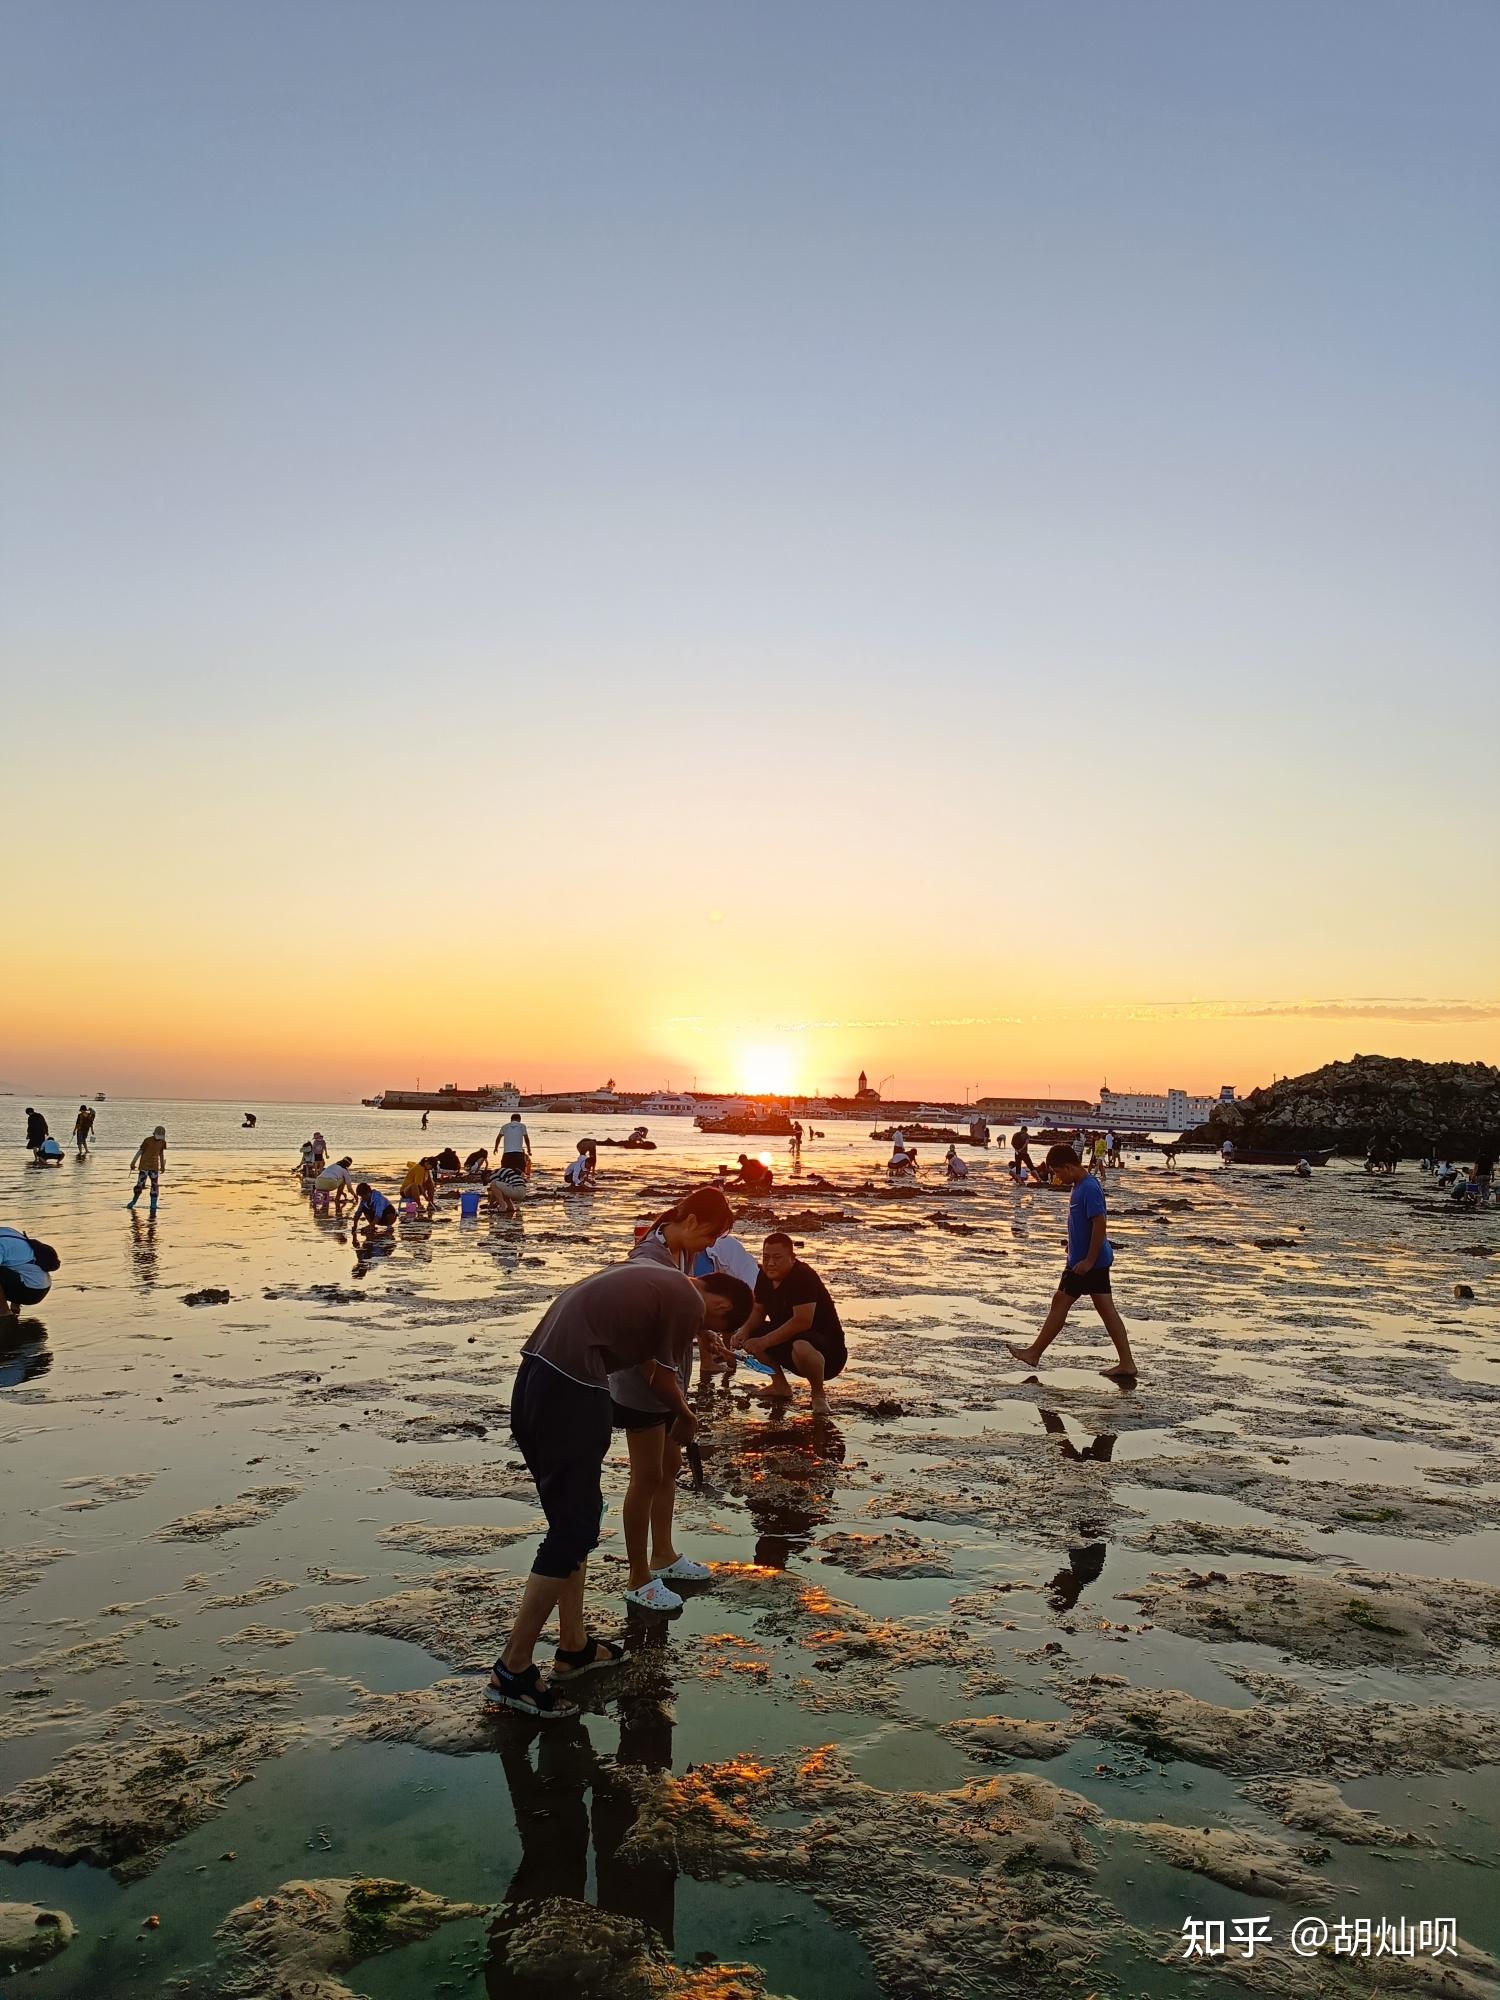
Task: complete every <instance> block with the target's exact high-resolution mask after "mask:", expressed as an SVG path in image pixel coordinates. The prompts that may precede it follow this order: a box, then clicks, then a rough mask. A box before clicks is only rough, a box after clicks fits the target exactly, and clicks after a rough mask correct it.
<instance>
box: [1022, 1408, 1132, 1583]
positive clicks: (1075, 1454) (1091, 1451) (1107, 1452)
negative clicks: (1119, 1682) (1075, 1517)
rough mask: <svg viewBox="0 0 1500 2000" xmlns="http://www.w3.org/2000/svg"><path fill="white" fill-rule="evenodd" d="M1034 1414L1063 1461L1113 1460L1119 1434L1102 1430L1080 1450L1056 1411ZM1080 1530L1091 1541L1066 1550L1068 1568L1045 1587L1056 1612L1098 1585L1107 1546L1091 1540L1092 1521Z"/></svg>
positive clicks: (1101, 1463)
mask: <svg viewBox="0 0 1500 2000" xmlns="http://www.w3.org/2000/svg"><path fill="white" fill-rule="evenodd" d="M1037 1415H1038V1416H1039V1417H1040V1418H1041V1420H1042V1428H1043V1429H1044V1430H1045V1431H1046V1432H1047V1434H1048V1436H1049V1437H1053V1438H1055V1439H1056V1440H1057V1444H1058V1449H1059V1450H1060V1451H1061V1453H1062V1455H1063V1457H1064V1458H1067V1459H1071V1460H1072V1461H1073V1462H1074V1463H1075V1464H1080V1465H1081V1464H1082V1463H1084V1461H1086V1460H1089V1459H1092V1460H1093V1461H1094V1462H1095V1463H1096V1464H1098V1465H1108V1464H1110V1463H1111V1461H1112V1460H1113V1458H1114V1453H1115V1444H1116V1441H1117V1439H1118V1436H1119V1433H1118V1432H1116V1431H1101V1432H1100V1433H1099V1435H1098V1436H1097V1437H1096V1438H1094V1440H1093V1441H1092V1443H1090V1444H1086V1445H1085V1446H1084V1447H1083V1449H1082V1450H1081V1451H1080V1450H1079V1448H1078V1446H1077V1445H1076V1444H1074V1442H1073V1440H1072V1439H1071V1438H1070V1437H1069V1436H1068V1431H1067V1426H1066V1425H1065V1424H1064V1422H1063V1420H1062V1418H1061V1417H1060V1416H1059V1415H1058V1414H1057V1412H1056V1410H1038V1411H1037ZM1079 1527H1080V1528H1081V1529H1082V1530H1083V1532H1084V1534H1085V1535H1088V1536H1090V1539H1089V1540H1088V1541H1086V1542H1083V1543H1080V1545H1079V1546H1078V1547H1077V1548H1072V1549H1069V1550H1068V1565H1067V1568H1066V1569H1060V1570H1059V1571H1058V1572H1057V1575H1056V1576H1055V1577H1053V1579H1052V1582H1051V1584H1050V1585H1049V1586H1048V1591H1047V1596H1048V1600H1049V1602H1050V1603H1051V1604H1052V1606H1053V1608H1054V1609H1055V1610H1057V1611H1071V1610H1072V1609H1073V1607H1074V1606H1075V1605H1076V1604H1077V1602H1078V1600H1079V1598H1080V1597H1081V1596H1082V1594H1083V1591H1084V1589H1085V1588H1086V1586H1087V1585H1089V1584H1091V1583H1097V1582H1098V1580H1099V1577H1100V1575H1101V1573H1102V1572H1103V1569H1104V1558H1105V1555H1106V1554H1107V1553H1108V1544H1107V1543H1106V1542H1105V1541H1104V1540H1103V1539H1102V1537H1100V1538H1099V1539H1094V1536H1095V1534H1096V1532H1097V1531H1096V1530H1095V1529H1094V1526H1093V1523H1092V1522H1088V1521H1080V1522H1079Z"/></svg>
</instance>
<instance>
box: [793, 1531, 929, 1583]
mask: <svg viewBox="0 0 1500 2000" xmlns="http://www.w3.org/2000/svg"><path fill="white" fill-rule="evenodd" d="M815 1546H816V1548H817V1551H818V1554H819V1556H820V1557H821V1559H822V1560H823V1561H824V1562H826V1563H836V1564H837V1565H838V1567H839V1568H840V1569H845V1570H848V1572H849V1574H850V1575H851V1576H884V1577H900V1576H952V1574H953V1558H952V1556H951V1555H950V1554H949V1553H948V1551H947V1550H946V1549H945V1548H944V1547H943V1545H942V1543H941V1542H929V1541H927V1540H926V1539H925V1538H924V1537H923V1536H921V1535H908V1534H891V1535H859V1534H848V1533H839V1534H834V1535H824V1536H823V1537H822V1538H821V1540H820V1541H818V1542H817V1543H816V1545H815Z"/></svg>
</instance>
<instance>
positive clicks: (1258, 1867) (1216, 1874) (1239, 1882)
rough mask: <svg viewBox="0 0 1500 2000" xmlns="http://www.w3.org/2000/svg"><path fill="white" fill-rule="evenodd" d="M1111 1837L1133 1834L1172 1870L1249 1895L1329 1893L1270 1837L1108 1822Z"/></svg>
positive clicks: (1312, 1898) (1306, 1898) (1308, 1898)
mask: <svg viewBox="0 0 1500 2000" xmlns="http://www.w3.org/2000/svg"><path fill="white" fill-rule="evenodd" d="M1107 1825H1108V1828H1109V1830H1110V1831H1111V1832H1113V1833H1125V1834H1133V1835H1134V1836H1135V1838H1136V1839H1137V1840H1140V1841H1143V1842H1144V1843H1145V1844H1146V1846H1148V1847H1150V1848H1152V1849H1154V1851H1155V1852H1156V1853H1157V1854H1159V1855H1160V1856H1161V1857H1162V1859H1163V1860H1164V1861H1166V1862H1169V1863H1170V1864H1171V1866H1172V1867H1173V1868H1185V1869H1188V1870H1190V1871H1191V1872H1192V1873H1193V1874H1195V1875H1206V1876H1207V1877H1208V1879H1209V1880H1210V1881H1211V1882H1222V1883H1223V1884H1224V1886H1225V1888H1226V1889H1239V1890H1242V1891H1243V1892H1244V1894H1246V1895H1247V1896H1289V1897H1294V1898H1295V1899H1296V1900H1297V1901H1299V1902H1320V1901H1322V1900H1323V1899H1324V1898H1325V1897H1326V1895H1327V1893H1328V1891H1327V1888H1326V1887H1325V1885H1324V1884H1323V1882H1321V1881H1320V1880H1319V1878H1318V1877H1317V1876H1316V1875H1312V1874H1310V1873H1309V1872H1308V1870H1307V1869H1306V1868H1304V1867H1303V1865H1302V1862H1301V1858H1300V1856H1299V1855H1298V1854H1297V1852H1296V1851H1295V1850H1294V1849H1293V1848H1291V1847H1289V1846H1288V1845H1287V1843H1286V1842H1285V1841H1284V1840H1277V1839H1275V1838H1274V1837H1273V1836H1272V1835H1271V1834H1268V1833H1257V1834H1251V1833H1242V1832H1240V1831H1238V1830H1237V1829H1235V1828H1233V1827H1227V1826H1216V1827H1209V1826H1169V1825H1167V1824H1166V1823H1165V1822H1164V1821H1160V1820H1157V1821H1152V1822H1150V1823H1149V1824H1146V1825H1142V1824H1141V1823H1139V1822H1138V1821H1134V1820H1110V1821H1108V1822H1107Z"/></svg>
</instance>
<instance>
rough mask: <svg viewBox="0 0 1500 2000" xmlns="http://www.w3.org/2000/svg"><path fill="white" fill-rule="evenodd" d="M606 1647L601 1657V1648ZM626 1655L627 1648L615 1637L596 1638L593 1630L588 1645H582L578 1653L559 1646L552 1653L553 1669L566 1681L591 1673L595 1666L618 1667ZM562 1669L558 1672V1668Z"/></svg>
mask: <svg viewBox="0 0 1500 2000" xmlns="http://www.w3.org/2000/svg"><path fill="white" fill-rule="evenodd" d="M601 1646H602V1647H603V1649H604V1657H603V1659H600V1657H599V1649H600V1647H601ZM624 1657H625V1648H624V1647H623V1646H622V1645H620V1644H618V1642H617V1641H616V1640H614V1639H596V1638H595V1637H594V1635H593V1633H592V1632H590V1634H589V1642H588V1644H587V1645H586V1646H580V1647H579V1648H578V1650H577V1652H576V1653H570V1652H567V1651H565V1650H564V1648H563V1647H561V1646H559V1647H558V1649H557V1651H556V1652H555V1653H554V1654H553V1655H552V1671H553V1673H554V1674H555V1675H557V1678H558V1679H560V1680H565V1681H574V1680H577V1678H578V1676H579V1675H580V1674H591V1673H592V1672H593V1671H594V1669H595V1667H617V1666H618V1665H619V1664H620V1662H621V1660H623V1659H624ZM559 1667H560V1668H561V1669H562V1672H561V1674H558V1672H557V1670H558V1668H559Z"/></svg>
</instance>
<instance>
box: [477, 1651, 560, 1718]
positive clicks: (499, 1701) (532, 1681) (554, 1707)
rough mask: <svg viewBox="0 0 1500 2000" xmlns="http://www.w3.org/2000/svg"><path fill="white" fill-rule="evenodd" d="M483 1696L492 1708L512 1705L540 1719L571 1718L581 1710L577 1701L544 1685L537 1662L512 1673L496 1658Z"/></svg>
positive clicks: (520, 1711)
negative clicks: (489, 1682)
mask: <svg viewBox="0 0 1500 2000" xmlns="http://www.w3.org/2000/svg"><path fill="white" fill-rule="evenodd" d="M496 1682H498V1683H499V1685H498V1686H497V1685H495V1683H496ZM484 1698H485V1701H486V1703H487V1704H488V1706H489V1707H490V1708H513V1709H515V1711H516V1712H517V1714H519V1715H530V1716H534V1717H535V1718H536V1720H537V1721H538V1722H568V1721H571V1720H572V1719H573V1717H574V1716H576V1715H577V1714H578V1704H577V1702H573V1701H569V1700H568V1699H567V1697H566V1696H565V1695H560V1694H557V1693H555V1692H554V1690H553V1689H551V1688H549V1687H543V1685H542V1676H541V1673H540V1671H539V1669H538V1668H536V1667H535V1666H530V1667H527V1668H526V1669H525V1670H524V1671H523V1672H521V1673H519V1674H513V1673H512V1672H511V1670H510V1668H509V1667H502V1666H501V1665H500V1663H499V1661H498V1660H497V1661H496V1662H495V1667H494V1680H493V1681H492V1682H491V1684H490V1685H489V1686H488V1687H487V1688H486V1689H485V1691H484Z"/></svg>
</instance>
